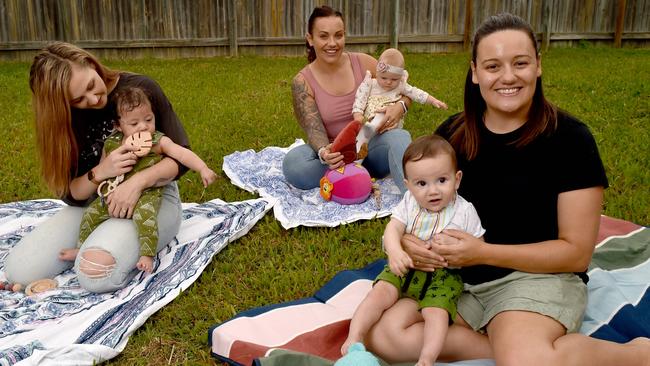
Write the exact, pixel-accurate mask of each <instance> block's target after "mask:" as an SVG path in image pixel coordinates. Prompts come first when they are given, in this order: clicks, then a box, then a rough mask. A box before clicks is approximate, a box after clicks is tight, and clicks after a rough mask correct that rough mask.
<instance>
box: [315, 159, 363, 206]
mask: <svg viewBox="0 0 650 366" xmlns="http://www.w3.org/2000/svg"><path fill="white" fill-rule="evenodd" d="M371 191H372V180H371V178H370V174H368V171H367V170H366V168H364V167H363V166H361V165H359V164H356V163H350V164H346V165H344V166H343V167H342V168H339V169H336V170H331V169H330V170H328V171H327V172H326V173H325V175H324V176H323V178H321V180H320V195H321V196H322V197H323V198H324V199H325V200H327V201H330V200H331V201H334V202H338V203H340V204H342V205H353V204H357V203H362V202H364V201H365V200H367V199H368V197H369V196H370V192H371Z"/></svg>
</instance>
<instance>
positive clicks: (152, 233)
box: [77, 131, 164, 257]
mask: <svg viewBox="0 0 650 366" xmlns="http://www.w3.org/2000/svg"><path fill="white" fill-rule="evenodd" d="M163 136H164V134H163V133H162V132H159V131H155V132H154V134H153V138H152V142H151V143H152V146H155V145H156V144H158V143H159V142H160V139H161V138H162V137H163ZM123 138H124V135H123V134H122V133H121V132H119V131H115V132H113V133H112V134H111V135H110V136H108V138H106V141H104V152H105V154H106V155H108V154H110V153H111V151H113V150H115V149H117V148H118V147H120V146H121V145H122V139H123ZM162 158H163V157H162V156H161V155H159V154H156V153H155V152H153V149H152V150H151V151H149V153H148V154H147V155H145V156H143V157H142V158H140V159H139V160H138V162H137V163H136V164H135V165H134V166H133V169H132V170H131V171H130V172H128V173H126V174H125V176H124V179H125V180H126V179H129V178H130V177H131V176H132V175H133V174H135V173H137V172H139V171H142V170H144V169H146V168H148V167H150V166H153V165H154V164H156V163H158V162H159V161H160V160H162ZM163 188H164V187H151V188H148V189H146V190H145V191H143V192H142V194H141V195H140V199H139V200H138V202H137V203H136V204H135V208H134V209H133V222H134V223H135V226H136V228H137V230H138V237H139V240H140V255H141V256H148V257H153V256H155V255H156V247H157V245H158V210H159V209H160V203H161V200H162V190H163ZM110 217H111V216H110V215H109V214H108V205H106V204H104V203H103V202H102V200H101V198H100V197H98V198H97V199H95V200H94V201H93V202H92V203H91V204H90V205H89V206H88V208H86V211H85V212H84V214H83V217H82V218H81V225H80V229H79V242H78V243H77V247H80V246H81V244H83V242H84V241H85V240H86V239H87V238H88V236H89V235H90V233H92V232H93V230H95V228H97V226H99V225H100V224H101V223H102V222H104V221H106V220H108V219H109V218H110Z"/></svg>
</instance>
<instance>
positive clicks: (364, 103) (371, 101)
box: [352, 48, 447, 159]
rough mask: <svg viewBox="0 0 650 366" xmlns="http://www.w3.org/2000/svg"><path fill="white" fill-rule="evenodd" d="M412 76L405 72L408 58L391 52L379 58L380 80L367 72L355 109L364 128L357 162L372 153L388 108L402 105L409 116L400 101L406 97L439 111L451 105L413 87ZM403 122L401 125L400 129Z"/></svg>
mask: <svg viewBox="0 0 650 366" xmlns="http://www.w3.org/2000/svg"><path fill="white" fill-rule="evenodd" d="M407 78H408V73H407V72H406V70H405V69H404V56H403V55H402V53H401V52H400V51H399V50H397V49H395V48H389V49H387V50H385V51H384V52H383V53H382V54H381V56H379V62H378V63H377V72H376V77H375V78H374V79H373V78H372V75H371V74H370V72H369V71H366V77H365V78H364V80H363V82H362V83H361V85H359V88H357V95H356V98H355V101H354V105H353V107H352V116H353V117H354V120H355V121H356V122H358V123H360V124H361V125H362V127H361V129H360V131H359V133H358V134H357V138H356V151H357V159H363V158H365V157H366V155H367V152H368V141H370V139H371V138H372V137H373V136H375V134H376V133H377V130H378V129H379V128H380V127H381V121H382V120H383V119H384V113H383V111H384V110H385V107H386V106H388V105H391V104H395V103H401V104H402V107H403V108H404V111H405V112H406V105H405V104H404V102H401V101H400V100H399V99H400V98H401V97H402V96H403V95H404V96H407V97H409V98H411V100H413V101H416V102H418V103H421V104H431V105H433V106H435V107H436V108H442V109H447V104H445V103H443V102H441V101H439V100H438V99H436V98H434V97H433V96H431V95H429V94H428V93H427V92H425V91H424V90H422V89H418V88H416V87H414V86H411V85H409V84H408V83H407V82H406V81H407ZM402 125H403V120H400V121H399V122H398V126H399V128H401V127H402Z"/></svg>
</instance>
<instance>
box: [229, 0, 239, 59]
mask: <svg viewBox="0 0 650 366" xmlns="http://www.w3.org/2000/svg"><path fill="white" fill-rule="evenodd" d="M236 2H237V0H228V5H227V7H228V46H229V48H230V56H232V57H237V56H238V55H239V46H238V45H237V9H236V7H235V5H236Z"/></svg>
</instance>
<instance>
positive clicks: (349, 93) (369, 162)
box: [282, 6, 411, 191]
mask: <svg viewBox="0 0 650 366" xmlns="http://www.w3.org/2000/svg"><path fill="white" fill-rule="evenodd" d="M307 27H308V29H307V34H306V36H305V39H306V46H307V60H308V61H309V64H308V65H307V66H305V67H304V68H303V69H302V70H301V71H300V72H299V73H298V75H296V76H295V77H294V79H293V85H292V94H293V110H294V114H295V116H296V119H297V120H298V123H299V124H300V127H302V129H303V130H304V131H305V134H306V135H307V140H308V144H305V145H302V146H298V147H296V148H294V149H292V150H291V151H289V153H288V154H287V155H286V157H285V159H284V161H283V164H282V169H283V172H284V176H285V177H286V179H287V181H288V182H289V183H291V184H292V185H293V186H295V187H297V188H300V189H312V188H316V187H318V186H319V182H320V179H321V178H322V177H323V175H324V174H325V172H326V171H327V169H335V168H338V167H340V166H342V165H343V162H342V161H343V155H342V154H341V153H340V152H333V151H331V150H330V147H331V143H332V141H333V140H334V138H335V137H336V136H337V135H338V134H339V132H341V130H342V129H343V128H344V127H345V126H346V125H347V124H348V123H349V122H350V121H352V105H353V104H354V98H355V95H356V90H357V88H358V86H359V85H360V84H361V82H362V81H363V78H364V75H365V74H366V70H368V71H370V72H371V73H372V75H373V76H374V73H375V69H376V66H377V60H375V59H374V58H373V57H372V56H370V55H366V54H362V53H353V52H345V51H344V48H345V24H344V22H343V14H341V13H340V12H338V11H336V10H334V9H332V8H330V7H328V6H321V7H317V8H315V9H314V11H313V12H312V14H311V16H310V17H309V22H308V25H307ZM403 100H404V101H405V102H406V103H407V105H408V103H410V99H408V98H403ZM403 114H404V110H403V109H402V106H401V104H399V103H398V104H395V105H392V106H389V107H387V109H386V120H392V121H399V120H400V119H401V118H402V116H403ZM384 123H385V122H384ZM410 141H411V135H410V134H409V133H408V132H407V131H406V130H403V129H391V130H387V131H385V132H383V133H381V134H378V135H377V136H375V137H374V138H373V139H372V140H370V143H369V145H368V156H367V157H366V158H365V160H364V161H363V165H364V167H365V168H366V169H367V170H368V172H369V173H370V175H371V176H373V177H377V178H383V177H385V176H387V175H389V174H390V175H391V176H392V178H393V180H394V181H395V183H396V184H397V186H398V187H400V188H401V189H402V191H404V190H406V188H405V187H404V183H403V173H402V162H401V160H402V155H403V154H404V150H406V147H407V146H408V144H409V142H410Z"/></svg>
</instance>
